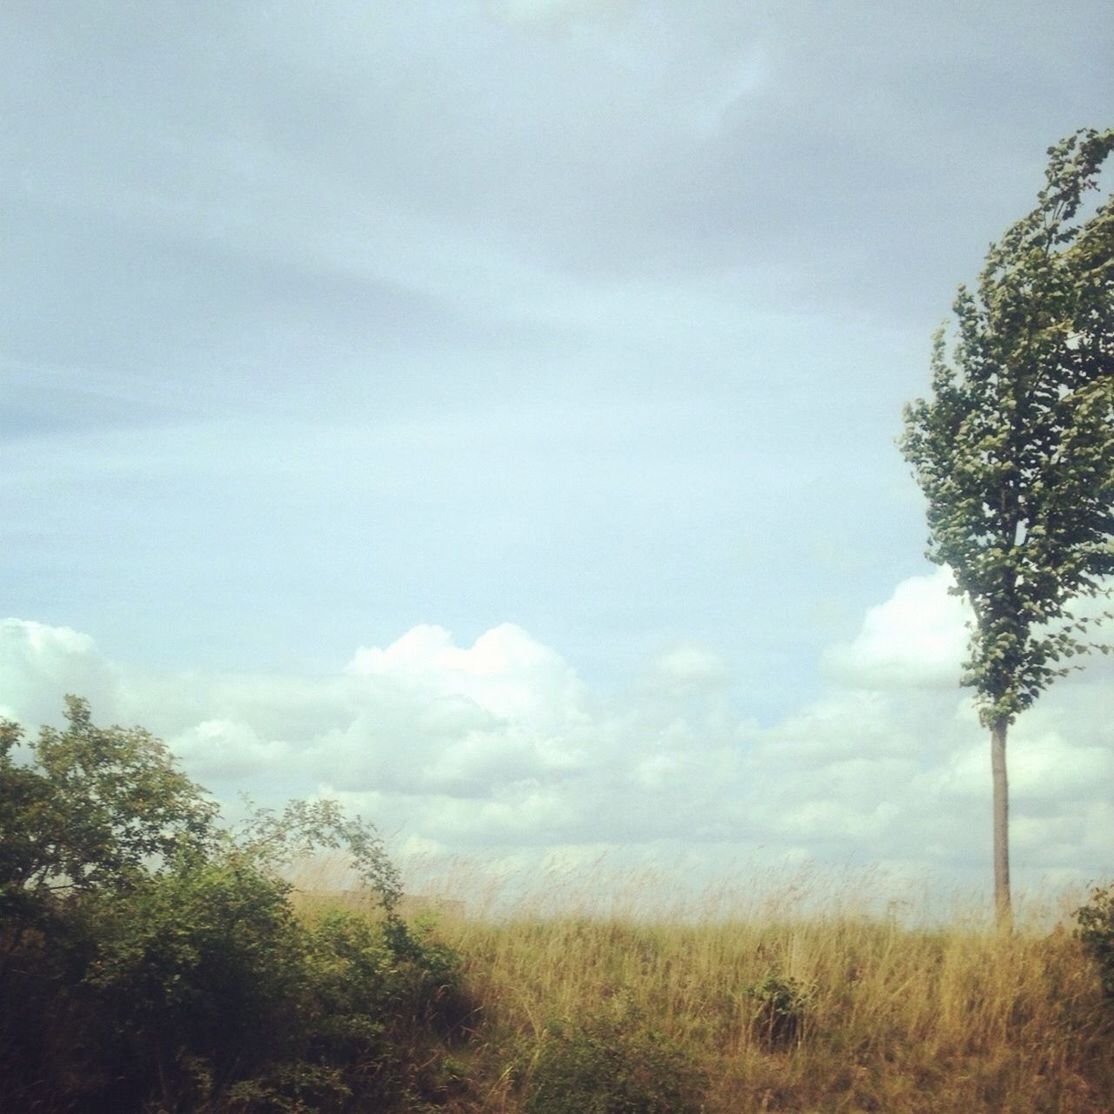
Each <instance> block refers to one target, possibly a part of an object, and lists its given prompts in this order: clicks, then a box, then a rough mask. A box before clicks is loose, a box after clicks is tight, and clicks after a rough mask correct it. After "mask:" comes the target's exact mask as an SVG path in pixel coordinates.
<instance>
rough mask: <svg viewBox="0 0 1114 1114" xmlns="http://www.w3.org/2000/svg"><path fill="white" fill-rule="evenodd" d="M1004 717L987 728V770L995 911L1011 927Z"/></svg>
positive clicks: (1001, 925) (1003, 925)
mask: <svg viewBox="0 0 1114 1114" xmlns="http://www.w3.org/2000/svg"><path fill="white" fill-rule="evenodd" d="M1008 726H1009V721H1008V720H1007V719H1005V717H1003V718H1002V719H999V720H996V721H995V722H994V723H993V724H992V725H991V728H990V771H991V775H992V777H993V779H994V913H995V916H996V918H997V922H998V927H999V928H1000V929H1003V930H1004V931H1006V932H1009V931H1010V930H1011V929H1012V928H1013V905H1012V904H1011V901H1010V790H1009V782H1008V780H1007V778H1006V728H1007V727H1008Z"/></svg>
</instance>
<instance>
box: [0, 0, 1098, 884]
mask: <svg viewBox="0 0 1114 1114" xmlns="http://www.w3.org/2000/svg"><path fill="white" fill-rule="evenodd" d="M1112 60H1114V13H1112V12H1111V10H1110V8H1109V5H1108V4H1107V3H1105V2H1101V0H1094V2H1091V0H1066V2H1065V3H1062V4H1060V5H1057V6H1056V7H1055V9H1053V8H1052V7H1051V6H1050V5H1048V4H1046V3H1043V2H1036V0H1011V2H1009V3H999V2H996V0H991V2H986V3H980V4H978V5H975V4H970V3H958V2H950V0H942V2H939V3H934V4H931V5H924V4H913V3H909V2H906V0H896V2H893V3H889V4H886V5H880V4H872V3H865V2H862V0H848V2H846V3H841V4H838V5H836V4H830V3H823V2H820V0H794V2H792V3H785V2H778V3H772V2H768V3H763V2H756V3H748V4H738V3H735V2H728V0H723V2H719V0H687V2H685V3H681V2H679V0H673V2H666V0H626V2H623V0H487V2H481V0H452V2H450V0H442V2H435V0H417V2H414V3H408V4H393V3H385V2H370V3H369V2H359V3H357V2H352V3H349V2H343V0H324V2H322V3H320V4H313V5H308V4H301V3H294V2H283V0H239V2H238V0H220V2H206V0H196V2H193V3H188V4H187V3H182V2H177V3H169V2H164V0H144V2H122V0H121V2H113V0H88V2H82V3H70V2H61V0H8V2H7V3H5V4H4V5H3V7H2V8H0V97H2V101H0V104H2V107H3V115H4V120H5V126H4V129H3V130H2V132H0V202H2V206H3V218H2V221H0V522H2V524H3V525H2V544H0V583H2V584H3V587H4V594H3V597H0V714H5V715H8V716H10V717H12V718H15V719H18V720H19V721H21V722H23V723H25V724H27V725H28V726H29V727H34V725H37V724H39V723H44V722H57V721H58V719H59V716H60V712H61V707H62V696H63V694H64V693H66V692H76V693H79V694H81V695H84V696H86V697H88V698H89V699H90V701H91V702H92V705H93V713H94V718H95V719H97V720H98V721H104V722H117V721H118V722H126V723H141V724H143V725H144V726H146V727H148V728H150V729H151V730H152V731H155V732H156V733H158V734H159V735H160V736H161V737H163V738H165V739H166V741H167V743H168V744H169V745H170V746H171V747H172V749H173V750H174V752H175V753H176V754H177V755H179V756H180V758H181V760H182V762H183V764H184V766H185V768H186V769H187V771H188V772H189V773H190V774H191V775H192V776H194V777H195V778H197V779H198V780H199V781H200V782H202V784H204V785H206V786H208V787H209V788H210V789H211V790H212V791H213V792H214V793H215V794H216V795H217V796H218V797H219V798H220V799H222V800H225V801H234V800H235V799H236V798H237V795H238V794H239V793H241V792H248V793H251V794H252V795H253V796H254V797H255V798H257V799H259V800H263V801H272V800H275V801H277V800H280V799H282V798H283V797H285V796H313V795H317V794H328V795H332V796H337V797H340V798H341V799H342V800H344V802H345V803H346V804H348V805H350V806H351V808H352V809H353V810H355V811H359V812H360V813H361V814H363V815H364V816H365V817H367V818H368V819H371V820H373V821H374V822H376V823H377V824H378V826H379V827H380V829H381V830H382V831H383V832H384V834H385V835H386V836H387V837H388V841H389V843H390V846H391V847H392V850H394V851H395V852H396V853H397V854H398V855H399V856H400V857H402V858H406V857H407V856H412V855H418V854H421V855H425V856H427V857H437V856H465V857H474V858H476V859H478V860H482V861H484V862H488V863H500V864H503V865H504V866H505V865H507V864H511V865H515V864H517V865H519V866H520V867H522V868H523V869H531V870H532V869H536V867H537V866H538V865H539V864H555V863H556V864H563V863H573V864H576V863H584V862H589V863H590V862H595V861H598V859H599V857H600V856H610V857H611V860H612V861H616V862H620V863H635V864H646V863H657V862H665V861H668V862H671V863H673V864H679V869H680V870H681V871H682V872H683V873H685V874H686V876H697V875H699V876H700V877H704V878H710V879H714V877H715V876H716V873H717V871H720V870H723V869H726V867H727V864H730V863H739V862H759V861H761V862H762V863H763V864H766V865H770V864H772V866H773V869H775V870H776V869H778V867H779V864H801V863H813V864H817V865H818V866H819V867H820V868H822V869H826V868H832V869H834V868H836V867H847V866H854V867H862V868H864V869H878V870H880V871H882V872H888V875H889V876H891V877H893V878H896V879H902V880H903V882H902V884H903V885H912V886H914V887H916V886H921V885H927V884H928V881H926V880H932V883H933V884H934V885H938V886H939V885H947V886H951V885H955V886H968V887H975V888H978V887H985V886H988V885H989V873H990V866H989V863H990V821H989V807H990V805H989V793H990V785H989V780H990V779H989V757H988V747H987V745H986V741H985V739H984V737H983V732H982V730H981V729H980V728H979V726H978V723H977V718H976V716H975V713H974V711H973V710H972V708H971V704H970V699H969V693H966V692H964V691H962V690H960V689H959V688H958V686H957V677H958V673H959V663H960V661H961V660H962V657H963V648H964V642H965V637H966V635H965V630H964V624H965V622H966V613H965V611H964V608H963V605H962V603H961V602H960V601H959V600H957V599H955V598H954V597H952V596H949V595H948V593H947V586H948V581H947V575H946V573H945V572H944V571H943V570H936V569H934V568H933V567H932V566H931V565H929V564H928V562H927V561H926V560H925V558H924V549H925V542H926V527H925V524H924V504H923V500H922V498H921V495H920V493H919V491H918V489H917V487H916V484H915V482H914V481H913V479H912V478H911V476H910V474H909V470H908V468H907V466H906V465H905V464H904V462H903V461H902V459H901V456H900V453H899V452H898V450H897V449H896V447H895V444H894V441H895V438H896V437H897V436H898V435H899V433H900V431H901V408H902V405H903V403H905V402H906V401H909V400H911V399H913V398H915V397H917V396H918V395H922V394H924V393H925V392H926V391H927V390H928V358H929V352H930V337H931V334H932V331H933V330H934V329H935V327H936V326H937V325H938V324H940V323H941V322H942V321H945V320H946V319H947V317H948V314H949V311H950V305H951V301H952V299H953V297H954V294H955V290H956V287H957V286H958V284H959V283H961V282H964V281H971V280H972V279H973V278H974V276H975V275H976V274H977V272H978V270H979V267H980V264H981V261H982V258H983V255H984V254H985V251H986V248H987V246H988V245H989V244H990V243H991V242H992V241H993V240H994V239H996V238H997V237H998V236H999V235H1000V234H1001V233H1002V232H1003V231H1004V230H1005V228H1006V227H1007V226H1008V225H1009V223H1010V222H1011V221H1013V220H1014V219H1016V218H1018V217H1019V216H1021V215H1022V214H1023V213H1024V212H1026V211H1027V210H1028V209H1029V208H1030V207H1031V205H1032V204H1033V201H1034V198H1035V195H1036V192H1037V190H1038V189H1039V188H1040V185H1041V182H1042V175H1043V168H1044V164H1045V152H1046V149H1047V148H1048V147H1049V146H1050V145H1051V144H1052V143H1054V142H1056V141H1057V140H1058V139H1060V138H1061V137H1063V136H1065V135H1067V134H1069V133H1070V132H1072V131H1074V130H1076V129H1077V128H1079V127H1084V126H1093V127H1099V128H1101V127H1107V126H1110V124H1111V122H1112V121H1111V119H1110V110H1111V106H1114V65H1111V62H1112ZM4 616H6V618H4ZM1112 680H1114V672H1112V670H1111V668H1110V663H1109V659H1099V660H1097V661H1095V662H1093V663H1091V664H1090V665H1089V666H1088V667H1087V669H1086V670H1085V671H1084V672H1081V673H1078V674H1074V675H1072V676H1071V677H1069V678H1067V679H1066V680H1064V681H1062V682H1060V683H1059V684H1058V685H1057V686H1056V687H1055V688H1054V689H1053V690H1051V691H1050V692H1049V693H1047V694H1046V695H1045V696H1043V697H1042V699H1041V701H1040V702H1039V704H1038V705H1037V707H1036V708H1034V709H1033V710H1032V711H1030V712H1029V713H1027V714H1026V715H1025V716H1024V717H1022V719H1021V720H1019V722H1018V724H1017V726H1016V728H1015V730H1014V734H1013V741H1012V743H1011V754H1010V762H1011V775H1012V791H1013V804H1014V812H1013V817H1012V824H1013V828H1012V831H1013V851H1014V869H1015V873H1016V875H1017V877H1018V879H1019V880H1020V881H1021V882H1022V883H1023V884H1026V885H1031V886H1033V887H1039V886H1047V885H1054V886H1058V885H1066V884H1079V883H1083V882H1086V881H1087V880H1089V879H1093V878H1096V877H1100V876H1108V875H1109V874H1110V871H1111V869H1112V867H1114V862H1112V859H1111V854H1110V848H1111V847H1112V846H1114V789H1112V786H1114V779H1112V775H1114V727H1112V721H1111V717H1110V716H1109V692H1110V684H1111V681H1112ZM1104 704H1105V707H1104ZM910 880H912V881H910Z"/></svg>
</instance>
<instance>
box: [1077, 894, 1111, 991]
mask: <svg viewBox="0 0 1114 1114" xmlns="http://www.w3.org/2000/svg"><path fill="white" fill-rule="evenodd" d="M1075 919H1076V921H1077V923H1078V925H1079V928H1078V929H1077V930H1076V931H1077V933H1078V936H1079V939H1080V940H1081V941H1082V943H1083V947H1084V949H1085V950H1086V951H1087V953H1088V955H1090V956H1091V958H1092V959H1093V960H1094V962H1095V964H1096V965H1097V966H1098V969H1099V979H1100V981H1101V982H1102V989H1103V992H1104V993H1105V994H1106V996H1107V998H1108V999H1112V1000H1114V885H1111V886H1106V887H1101V886H1096V887H1095V889H1094V890H1092V891H1091V900H1090V902H1089V903H1088V904H1087V905H1084V906H1082V907H1081V908H1079V909H1077V910H1076V911H1075Z"/></svg>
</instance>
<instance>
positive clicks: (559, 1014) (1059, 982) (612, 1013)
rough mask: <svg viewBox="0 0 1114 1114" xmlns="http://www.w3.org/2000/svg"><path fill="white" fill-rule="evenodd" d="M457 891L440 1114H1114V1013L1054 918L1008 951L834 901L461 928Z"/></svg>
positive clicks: (967, 923) (533, 916) (1004, 942)
mask: <svg viewBox="0 0 1114 1114" xmlns="http://www.w3.org/2000/svg"><path fill="white" fill-rule="evenodd" d="M462 886H463V883H461V882H460V880H459V879H458V885H457V892H456V893H450V894H448V895H447V897H446V898H445V899H442V900H440V901H438V900H433V901H431V902H430V903H429V905H428V908H429V909H430V910H431V912H430V913H429V914H428V919H429V921H430V931H431V932H432V933H433V934H434V935H435V936H436V938H437V939H438V940H441V941H443V942H444V943H446V944H447V945H449V946H450V947H451V948H453V949H454V950H455V951H456V952H457V953H458V954H459V955H460V957H461V958H462V962H463V971H462V981H463V988H464V994H465V997H466V999H467V1000H468V1002H469V1003H470V1011H471V1012H470V1013H469V1016H468V1020H467V1022H466V1027H467V1030H468V1038H467V1039H466V1040H463V1041H461V1042H459V1043H457V1044H456V1045H454V1046H453V1047H452V1048H451V1049H447V1050H446V1051H445V1057H446V1059H445V1068H444V1075H445V1090H444V1095H443V1101H442V1102H441V1103H439V1105H443V1106H445V1107H447V1108H450V1109H457V1110H460V1111H493V1112H494V1111H505V1112H518V1111H530V1112H532V1114H557V1112H561V1111H568V1112H570V1114H571V1112H573V1111H577V1110H579V1111H584V1112H585V1114H590V1112H591V1111H593V1110H594V1111H599V1112H600V1114H609V1112H611V1111H616V1112H630V1114H637V1112H639V1111H642V1112H646V1114H654V1112H659V1111H660V1112H662V1114H666V1112H670V1111H681V1110H690V1109H691V1110H701V1109H703V1110H705V1111H707V1112H709V1114H718V1112H722V1114H728V1112H731V1114H742V1112H748V1111H760V1110H786V1111H818V1112H822V1111H924V1112H930V1111H931V1112H940V1111H1017V1112H1018V1114H1021V1112H1041V1111H1048V1112H1051V1111H1093V1112H1096V1114H1098V1112H1109V1111H1110V1110H1112V1109H1114V1011H1112V1010H1111V1008H1110V1003H1109V1002H1105V1001H1104V1000H1103V998H1102V994H1101V990H1100V987H1099V983H1098V980H1097V978H1096V974H1095V970H1094V968H1093V966H1092V965H1091V963H1090V962H1089V961H1088V959H1087V957H1086V956H1085V955H1084V954H1083V952H1082V950H1081V948H1080V945H1079V942H1078V941H1077V940H1076V939H1075V937H1074V935H1073V933H1072V925H1071V922H1070V918H1069V917H1067V916H1063V917H1061V918H1060V920H1059V923H1057V918H1056V916H1055V915H1052V914H1050V912H1049V910H1048V909H1047V908H1046V909H1044V910H1042V911H1041V913H1040V915H1039V916H1038V915H1036V914H1034V915H1032V916H1030V917H1028V918H1024V917H1023V918H1022V920H1021V923H1020V925H1019V927H1018V929H1017V931H1016V932H1015V933H1014V934H1013V935H1012V936H1007V937H1003V936H1001V935H999V934H997V933H996V932H994V931H993V930H991V929H989V928H986V927H980V926H979V925H978V924H977V923H976V922H974V921H973V920H970V919H967V918H964V917H963V916H961V915H960V914H956V915H955V916H954V917H953V918H952V920H950V921H948V922H946V923H937V924H935V925H932V926H931V927H915V926H910V925H908V924H902V923H900V922H899V920H898V919H897V917H895V916H885V915H881V916H880V915H877V914H873V915H867V914H858V913H856V912H855V910H854V906H855V904H856V901H855V900H854V898H853V897H848V898H847V900H839V895H838V894H835V895H829V898H830V899H831V900H828V901H827V903H826V904H827V906H828V908H827V909H825V908H824V904H825V903H823V902H821V903H812V904H813V907H812V908H808V906H809V903H808V902H807V901H806V902H804V903H802V902H801V901H800V897H801V895H800V894H799V893H796V894H795V895H794V902H793V903H792V904H793V907H794V908H795V910H796V911H795V912H794V911H793V910H789V911H787V904H788V903H787V902H784V901H783V902H779V901H778V900H777V899H776V895H770V896H769V897H768V899H767V900H765V901H764V902H763V903H761V904H760V906H759V907H757V908H751V909H749V910H748V911H747V912H746V915H732V912H731V909H730V908H729V904H730V903H729V902H725V901H724V900H722V895H721V897H720V898H717V899H713V900H710V901H709V903H708V905H707V907H706V908H704V909H703V910H702V909H700V908H692V907H688V908H680V907H678V908H677V909H675V910H673V911H671V912H670V913H669V915H668V916H660V915H659V916H655V915H654V914H653V913H652V912H650V911H648V910H647V909H646V908H645V907H642V908H640V907H639V903H638V901H637V900H635V899H634V898H635V897H636V893H637V885H632V887H630V890H631V891H632V892H629V893H628V894H627V896H626V898H625V899H624V901H623V902H619V904H620V905H625V908H620V909H617V910H612V911H610V912H606V913H601V912H599V911H598V908H597V910H596V911H594V912H581V913H573V914H571V915H561V914H559V913H556V912H554V911H553V908H552V906H553V894H552V892H551V887H547V886H544V885H542V886H540V887H537V888H536V892H535V899H532V898H531V897H530V896H529V895H527V896H525V897H523V898H521V899H520V900H519V902H518V904H517V905H513V904H512V905H508V904H507V903H506V902H498V901H493V902H488V903H487V905H486V907H481V908H479V909H478V910H477V909H476V908H475V903H472V911H470V912H468V911H466V909H467V907H468V904H469V903H467V902H462V901H461V887H462ZM542 891H548V897H547V898H546V899H545V900H544V901H541V900H540V899H539V898H538V895H539V894H540V893H541V892H542ZM632 894H633V895H634V896H633V897H632ZM558 897H559V898H561V895H560V894H558ZM562 901H563V902H564V903H565V904H566V905H567V906H568V907H569V908H572V909H575V908H576V902H575V894H574V893H571V892H568V893H566V894H564V896H563V898H562ZM542 905H544V906H545V907H546V908H545V910H544V911H542V910H541V908H540V906H542ZM597 905H598V903H597ZM593 1103H595V1105H592V1104H593Z"/></svg>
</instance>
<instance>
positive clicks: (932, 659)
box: [824, 568, 971, 689]
mask: <svg viewBox="0 0 1114 1114" xmlns="http://www.w3.org/2000/svg"><path fill="white" fill-rule="evenodd" d="M954 583H955V581H954V578H953V577H952V574H951V572H950V570H948V569H946V568H940V569H937V570H936V571H935V572H934V573H931V574H930V575H928V576H915V577H910V578H909V579H908V580H904V581H902V582H901V583H900V584H899V585H898V586H897V588H896V589H895V590H894V593H893V595H892V596H891V597H890V598H889V599H888V600H887V601H886V602H885V603H883V604H880V605H878V606H877V607H872V608H870V610H869V611H868V612H867V613H866V618H865V619H864V620H863V625H862V628H861V630H860V631H859V634H858V636H857V637H856V638H855V639H854V640H853V641H851V642H848V643H841V644H838V645H835V646H832V647H831V648H830V649H829V650H828V651H827V652H826V654H825V655H824V666H825V668H826V669H827V671H828V672H829V673H830V674H831V675H832V676H833V677H835V678H836V679H837V680H839V681H841V682H843V683H845V684H848V685H853V686H855V687H858V688H868V689H887V688H890V689H892V688H949V687H951V688H954V687H955V684H956V679H957V677H958V676H959V670H960V664H961V662H962V661H963V657H964V652H965V650H966V646H967V639H968V633H969V632H968V628H967V624H968V623H969V622H970V619H971V611H970V607H969V605H967V604H966V603H965V601H963V600H961V599H960V598H959V597H957V596H954V595H951V594H950V589H951V588H952V586H953V585H954Z"/></svg>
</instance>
